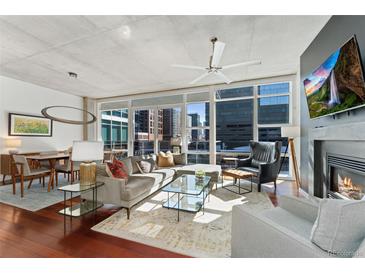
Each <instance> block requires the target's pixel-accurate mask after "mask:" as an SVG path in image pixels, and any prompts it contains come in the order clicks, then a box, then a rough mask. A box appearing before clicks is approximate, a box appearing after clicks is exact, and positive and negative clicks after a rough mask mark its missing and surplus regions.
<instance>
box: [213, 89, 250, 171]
mask: <svg viewBox="0 0 365 274" xmlns="http://www.w3.org/2000/svg"><path fill="white" fill-rule="evenodd" d="M216 100H217V102H216V151H217V160H216V162H217V163H219V164H222V165H224V164H227V163H225V161H224V158H225V157H226V156H229V155H234V156H237V155H241V154H242V153H243V154H245V153H249V151H250V148H249V142H250V141H251V140H253V139H254V120H253V119H254V99H253V87H243V88H234V89H226V90H219V91H217V92H216Z"/></svg>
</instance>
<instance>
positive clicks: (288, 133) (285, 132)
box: [279, 126, 300, 190]
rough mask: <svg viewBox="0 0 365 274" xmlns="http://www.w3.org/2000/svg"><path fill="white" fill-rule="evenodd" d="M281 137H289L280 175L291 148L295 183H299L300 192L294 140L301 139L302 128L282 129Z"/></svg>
mask: <svg viewBox="0 0 365 274" xmlns="http://www.w3.org/2000/svg"><path fill="white" fill-rule="evenodd" d="M281 137H287V138H288V145H287V146H286V148H285V153H284V158H283V160H282V161H281V164H280V169H279V173H280V170H281V167H282V165H283V162H284V160H285V157H286V153H287V152H288V147H290V154H291V159H292V163H293V170H294V175H295V181H296V183H297V189H298V190H299V188H300V177H299V170H298V162H297V157H296V154H295V146H294V138H296V137H300V127H294V126H291V127H282V128H281Z"/></svg>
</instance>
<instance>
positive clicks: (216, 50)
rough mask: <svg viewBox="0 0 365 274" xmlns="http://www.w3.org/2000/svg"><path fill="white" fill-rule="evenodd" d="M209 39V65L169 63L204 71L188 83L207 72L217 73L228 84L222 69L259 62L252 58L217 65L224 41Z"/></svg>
mask: <svg viewBox="0 0 365 274" xmlns="http://www.w3.org/2000/svg"><path fill="white" fill-rule="evenodd" d="M210 41H211V42H212V44H213V53H212V55H211V56H210V58H209V65H208V67H200V66H190V65H171V66H172V67H175V68H184V69H193V70H202V71H205V72H204V74H202V75H200V76H199V77H198V78H196V79H194V80H193V81H191V82H190V84H192V85H193V84H195V83H197V82H199V81H201V80H203V79H204V78H205V77H207V76H208V75H209V74H212V73H213V74H214V75H217V76H218V77H219V78H220V79H222V80H223V81H224V82H225V83H226V84H229V83H231V82H232V80H230V79H229V78H228V77H227V76H226V75H224V74H223V72H222V70H226V69H231V68H236V67H242V66H251V65H259V64H261V61H260V60H252V61H246V62H242V63H237V64H232V65H227V66H219V62H220V60H221V58H222V55H223V51H224V47H225V46H226V44H225V43H223V42H220V41H218V38H217V37H213V38H211V39H210Z"/></svg>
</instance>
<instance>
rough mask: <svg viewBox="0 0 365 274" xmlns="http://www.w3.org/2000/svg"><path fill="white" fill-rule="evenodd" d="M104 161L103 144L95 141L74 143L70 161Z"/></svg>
mask: <svg viewBox="0 0 365 274" xmlns="http://www.w3.org/2000/svg"><path fill="white" fill-rule="evenodd" d="M103 159H104V144H103V142H97V141H95V142H94V141H74V142H73V146H72V156H71V160H72V161H77V162H91V161H98V160H103Z"/></svg>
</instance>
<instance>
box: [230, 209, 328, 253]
mask: <svg viewBox="0 0 365 274" xmlns="http://www.w3.org/2000/svg"><path fill="white" fill-rule="evenodd" d="M231 256H232V257H235V258H313V257H328V256H329V255H328V253H326V252H325V251H323V250H321V249H320V248H319V247H317V246H315V245H314V244H313V243H311V242H310V240H309V239H306V238H304V237H302V236H300V235H297V234H295V233H294V232H292V231H290V230H288V229H287V228H285V227H282V226H280V225H279V224H277V223H275V222H273V221H272V220H270V219H268V218H266V217H264V216H262V215H260V214H255V213H252V212H250V211H249V210H247V209H245V208H244V206H242V205H239V206H234V207H233V210H232V247H231Z"/></svg>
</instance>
